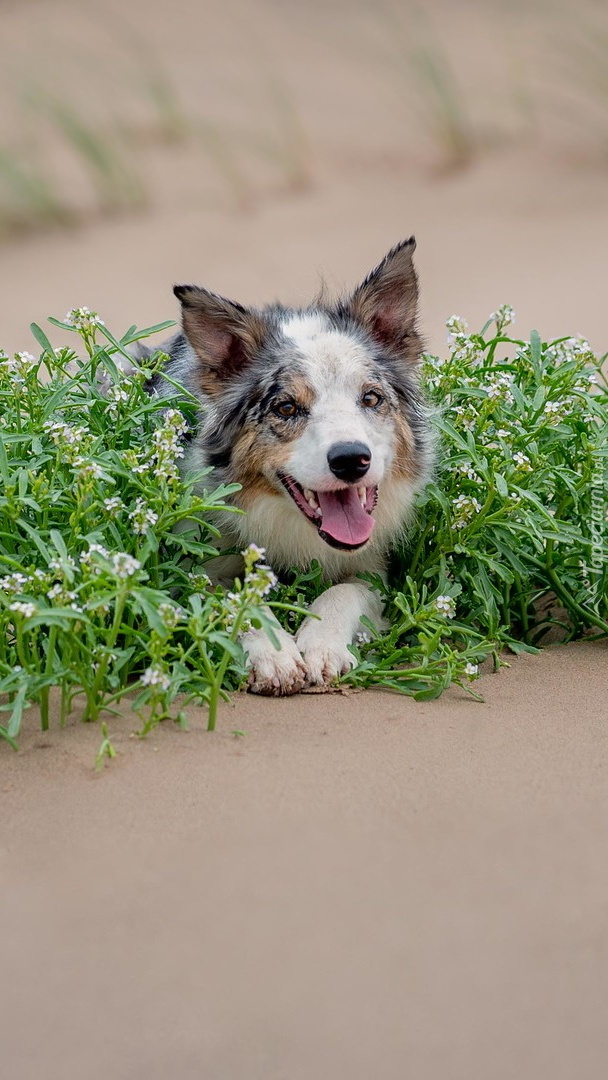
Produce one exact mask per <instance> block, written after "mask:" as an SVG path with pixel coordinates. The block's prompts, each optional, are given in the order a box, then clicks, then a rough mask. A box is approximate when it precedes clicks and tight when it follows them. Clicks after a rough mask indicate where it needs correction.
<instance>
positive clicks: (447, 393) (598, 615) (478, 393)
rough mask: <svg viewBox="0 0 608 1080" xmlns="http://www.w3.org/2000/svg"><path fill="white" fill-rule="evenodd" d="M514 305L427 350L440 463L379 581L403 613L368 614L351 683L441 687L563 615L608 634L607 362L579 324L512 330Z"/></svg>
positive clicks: (519, 646) (566, 628)
mask: <svg viewBox="0 0 608 1080" xmlns="http://www.w3.org/2000/svg"><path fill="white" fill-rule="evenodd" d="M512 319H513V312H512V309H510V308H509V307H508V306H506V305H505V306H504V307H503V308H500V309H499V310H498V311H497V312H496V313H495V314H494V315H493V316H492V317H491V319H490V320H489V321H488V323H486V326H485V327H484V329H483V331H482V333H481V334H470V333H469V332H468V328H467V326H466V323H465V322H464V320H462V319H459V318H458V317H456V316H454V317H453V318H452V319H450V320H448V330H449V331H450V340H451V350H450V355H449V357H448V358H447V359H442V358H439V357H436V356H425V358H424V378H425V383H426V385H427V387H428V388H429V392H430V396H431V398H432V400H433V401H434V402H435V408H436V412H435V416H434V424H435V426H436V428H437V430H438V432H439V435H440V452H439V462H440V465H439V470H438V473H437V476H436V478H435V480H434V481H433V482H432V483H431V484H429V485H428V487H427V489H426V491H425V492H424V494H423V495H422V497H421V499H420V500H419V504H418V510H417V523H416V526H415V527H414V528H413V529H412V530H411V532H410V536H409V538H408V542H407V544H405V545H404V546H403V548H402V549H401V551H400V552H398V553H397V555H396V558H395V563H394V566H393V576H392V581H391V584H390V587H388V588H386V587H384V586H382V584H381V583H378V588H381V589H382V590H383V592H384V593H385V595H386V599H387V602H388V610H389V615H390V622H391V629H390V631H389V632H388V634H384V635H380V636H377V635H372V628H368V632H369V634H370V635H371V636H372V640H370V641H369V643H366V644H365V645H364V646H363V647H362V648H361V649H359V650H358V651H356V652H357V657H358V658H359V659H360V663H359V664H358V666H357V667H356V668H354V670H353V671H352V672H351V673H350V674H349V675H347V676H345V681H346V682H348V683H354V684H356V685H364V686H369V685H378V684H380V685H385V686H391V687H393V688H398V689H401V690H403V691H405V692H406V693H412V694H413V695H414V696H416V697H427V696H428V697H430V696H435V695H436V694H438V693H440V692H441V691H442V690H443V689H444V688H445V686H447V685H448V684H449V683H450V681H452V682H453V681H456V682H458V681H461V679H462V677H463V675H464V676H475V675H476V671H475V667H476V665H477V664H478V663H479V661H480V660H481V659H482V658H483V657H484V656H486V655H488V653H492V654H493V656H494V659H495V664H496V663H499V659H498V653H499V651H500V650H502V649H504V648H508V649H510V650H511V651H513V652H520V651H522V650H531V651H533V650H534V649H535V646H537V645H538V644H539V643H540V642H541V641H542V640H543V638H544V637H545V635H546V634H547V630H548V629H549V628H550V627H552V626H554V625H557V626H558V627H559V630H560V632H561V635H562V637H563V638H565V639H566V640H570V639H572V638H575V637H579V636H581V635H582V634H583V633H591V634H593V635H594V636H596V637H604V636H606V635H608V524H607V515H608V384H607V382H606V378H605V376H604V375H603V374H602V362H601V361H599V360H597V359H596V358H595V357H594V356H593V354H592V352H591V350H590V347H589V344H588V343H587V342H586V341H584V340H583V339H580V338H577V339H575V338H564V339H560V340H557V341H553V342H550V343H548V344H547V343H543V342H541V339H540V337H539V335H538V334H537V333H536V332H535V331H533V332H532V334H531V336H530V340H529V341H522V340H518V339H516V338H512V337H509V336H507V333H506V330H507V327H508V326H509V324H510V323H511V321H512ZM491 327H493V328H494V329H493V330H492V332H491V333H488V331H489V330H490V328H491ZM404 576H405V583H404ZM547 600H549V601H553V603H552V604H551V603H550V604H549V608H551V607H552V608H553V609H555V614H550V615H549V616H548V615H547V613H546V608H547V604H546V603H545V602H544V601H547ZM463 662H464V663H463ZM467 665H470V666H467Z"/></svg>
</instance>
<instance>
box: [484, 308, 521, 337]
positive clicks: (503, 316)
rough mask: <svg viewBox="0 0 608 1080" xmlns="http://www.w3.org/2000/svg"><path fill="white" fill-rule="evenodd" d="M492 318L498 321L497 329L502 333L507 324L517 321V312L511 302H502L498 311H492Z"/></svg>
mask: <svg viewBox="0 0 608 1080" xmlns="http://www.w3.org/2000/svg"><path fill="white" fill-rule="evenodd" d="M490 318H491V319H492V320H493V321H494V322H495V323H496V329H497V331H498V333H499V334H500V333H502V331H503V330H506V328H507V326H511V324H512V323H514V322H515V312H514V310H513V308H512V307H511V305H510V304H501V306H500V307H499V308H497V309H496V311H493V312H492V314H491V315H490Z"/></svg>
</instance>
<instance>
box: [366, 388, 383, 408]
mask: <svg viewBox="0 0 608 1080" xmlns="http://www.w3.org/2000/svg"><path fill="white" fill-rule="evenodd" d="M382 401H383V399H382V398H381V397H380V394H377V393H376V391H375V390H366V391H365V393H364V394H363V396H362V398H361V404H362V405H363V407H364V408H365V409H375V408H377V406H378V405H381V404H382Z"/></svg>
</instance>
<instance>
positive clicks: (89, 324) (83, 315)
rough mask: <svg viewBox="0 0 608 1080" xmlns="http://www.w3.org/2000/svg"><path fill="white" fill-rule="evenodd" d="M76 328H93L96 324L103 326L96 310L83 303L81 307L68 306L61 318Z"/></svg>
mask: <svg viewBox="0 0 608 1080" xmlns="http://www.w3.org/2000/svg"><path fill="white" fill-rule="evenodd" d="M63 321H64V322H66V323H69V325H70V326H73V327H74V328H75V329H76V330H88V331H90V330H93V329H94V328H95V327H96V326H105V323H104V321H103V319H100V318H99V315H98V314H97V312H96V311H91V309H90V308H88V307H86V306H85V305H83V306H82V307H77V308H70V310H69V311H68V313H67V315H66V317H65V319H64V320H63Z"/></svg>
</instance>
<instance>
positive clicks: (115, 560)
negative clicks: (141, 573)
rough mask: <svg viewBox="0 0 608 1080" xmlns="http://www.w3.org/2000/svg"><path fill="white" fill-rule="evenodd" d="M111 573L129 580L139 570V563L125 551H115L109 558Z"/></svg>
mask: <svg viewBox="0 0 608 1080" xmlns="http://www.w3.org/2000/svg"><path fill="white" fill-rule="evenodd" d="M110 561H111V563H112V572H113V573H114V574H115V575H116V577H119V578H130V577H133V575H134V574H136V573H137V571H138V570H141V563H140V562H139V560H138V559H134V558H133V556H132V555H128V554H127V552H126V551H117V552H116V553H115V554H114V555H112V556H111V560H110Z"/></svg>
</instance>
